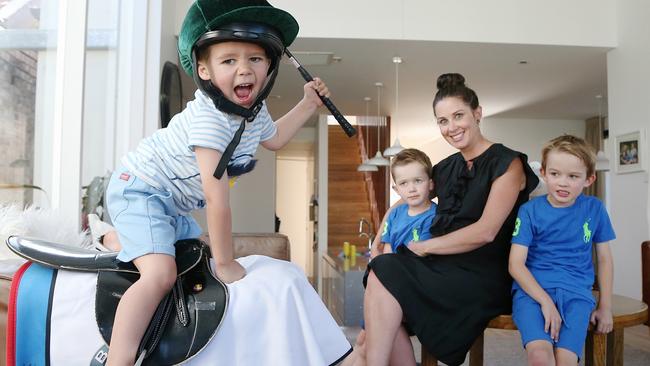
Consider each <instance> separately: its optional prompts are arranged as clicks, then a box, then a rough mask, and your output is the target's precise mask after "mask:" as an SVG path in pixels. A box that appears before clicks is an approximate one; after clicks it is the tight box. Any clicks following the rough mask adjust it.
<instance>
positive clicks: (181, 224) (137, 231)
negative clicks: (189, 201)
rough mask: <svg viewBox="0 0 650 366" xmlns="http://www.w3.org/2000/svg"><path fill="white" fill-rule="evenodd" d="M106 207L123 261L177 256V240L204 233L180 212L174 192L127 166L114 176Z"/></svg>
mask: <svg viewBox="0 0 650 366" xmlns="http://www.w3.org/2000/svg"><path fill="white" fill-rule="evenodd" d="M106 206H107V209H108V214H109V215H110V217H111V221H112V222H113V226H115V229H116V230H117V234H118V237H119V239H120V244H122V250H121V251H120V253H119V254H118V256H117V259H119V260H120V261H122V262H129V261H132V260H133V259H135V258H137V257H140V256H143V255H145V254H152V253H161V254H168V255H171V256H174V255H175V252H176V251H175V248H174V244H175V243H176V242H177V241H179V240H182V239H192V238H198V237H199V236H200V235H201V233H202V232H203V231H202V230H201V227H199V225H198V224H197V223H196V221H195V220H194V218H192V217H191V216H189V215H181V214H180V213H179V211H178V209H177V208H176V205H175V204H174V199H173V197H172V194H171V193H170V192H167V191H162V190H159V189H156V188H154V187H152V186H151V185H149V184H147V183H145V182H144V181H142V180H141V179H139V178H137V177H136V176H135V175H133V174H132V173H130V172H128V171H127V170H126V169H125V168H124V167H120V168H119V169H117V170H115V171H114V172H113V175H112V176H111V180H110V182H109V184H108V188H107V189H106Z"/></svg>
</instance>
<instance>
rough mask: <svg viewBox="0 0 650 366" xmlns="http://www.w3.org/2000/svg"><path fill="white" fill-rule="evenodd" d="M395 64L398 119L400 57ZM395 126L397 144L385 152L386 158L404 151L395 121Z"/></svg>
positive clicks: (394, 61) (394, 60)
mask: <svg viewBox="0 0 650 366" xmlns="http://www.w3.org/2000/svg"><path fill="white" fill-rule="evenodd" d="M393 63H394V64H395V113H393V115H394V116H395V119H397V113H398V111H399V64H401V63H402V58H401V57H399V56H395V57H393ZM393 124H394V125H395V143H394V144H393V146H391V147H389V148H387V149H386V150H384V156H385V157H387V158H391V157H393V156H395V155H397V154H399V152H400V151H402V150H404V148H403V147H402V145H400V143H399V136H398V135H397V124H396V122H395V121H393Z"/></svg>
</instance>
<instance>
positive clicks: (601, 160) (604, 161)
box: [596, 94, 609, 172]
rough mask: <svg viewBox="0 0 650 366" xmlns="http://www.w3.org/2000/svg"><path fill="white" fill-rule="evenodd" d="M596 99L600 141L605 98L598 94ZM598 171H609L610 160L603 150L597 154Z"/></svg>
mask: <svg viewBox="0 0 650 366" xmlns="http://www.w3.org/2000/svg"><path fill="white" fill-rule="evenodd" d="M596 99H598V134H599V136H598V138H599V139H600V138H601V136H600V134H601V133H602V131H603V121H602V117H601V116H602V111H601V109H602V104H603V96H602V95H600V94H598V95H596ZM596 171H598V172H607V171H609V159H608V158H607V155H605V152H604V151H603V150H598V153H597V154H596Z"/></svg>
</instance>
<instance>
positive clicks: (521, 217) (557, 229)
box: [512, 194, 616, 298]
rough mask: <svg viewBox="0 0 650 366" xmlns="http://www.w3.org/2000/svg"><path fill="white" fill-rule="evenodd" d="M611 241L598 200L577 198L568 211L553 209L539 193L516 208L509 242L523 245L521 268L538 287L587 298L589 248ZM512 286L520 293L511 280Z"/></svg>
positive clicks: (590, 279) (610, 230)
mask: <svg viewBox="0 0 650 366" xmlns="http://www.w3.org/2000/svg"><path fill="white" fill-rule="evenodd" d="M615 238H616V234H615V233H614V229H613V228H612V223H611V222H610V220H609V215H608V214H607V211H606V210H605V206H604V205H603V204H602V202H601V201H600V200H599V199H598V198H596V197H593V196H585V195H583V194H581V195H580V196H578V198H576V201H575V202H574V204H573V205H571V206H569V207H553V206H551V204H550V203H549V202H548V199H547V196H546V195H544V196H539V197H535V198H534V199H532V200H530V201H528V202H527V203H525V204H524V205H522V206H521V207H520V208H519V213H518V215H517V220H516V222H515V230H514V232H513V236H512V244H513V245H523V246H525V247H528V256H527V258H526V267H528V269H529V270H530V272H531V273H532V274H533V276H534V277H535V280H537V282H538V283H539V284H540V286H542V288H544V289H548V288H562V289H565V290H568V291H572V292H576V293H579V294H583V295H585V296H587V297H589V298H591V296H592V295H591V289H592V286H593V283H594V265H593V259H592V245H593V243H603V242H607V241H610V240H613V239H615ZM512 288H513V291H514V290H519V289H521V287H520V286H519V284H518V283H517V282H516V281H514V282H513V285H512Z"/></svg>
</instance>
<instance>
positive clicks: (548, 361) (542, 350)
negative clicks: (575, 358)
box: [526, 340, 575, 365]
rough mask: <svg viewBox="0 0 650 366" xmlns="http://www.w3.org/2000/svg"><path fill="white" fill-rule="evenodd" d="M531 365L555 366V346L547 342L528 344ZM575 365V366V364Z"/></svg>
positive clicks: (527, 355) (527, 351)
mask: <svg viewBox="0 0 650 366" xmlns="http://www.w3.org/2000/svg"><path fill="white" fill-rule="evenodd" d="M526 357H527V358H528V364H529V365H553V364H554V363H555V362H554V355H553V345H552V344H551V343H549V342H547V341H541V340H538V341H531V342H528V343H527V344H526ZM574 365H575V364H574Z"/></svg>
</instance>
